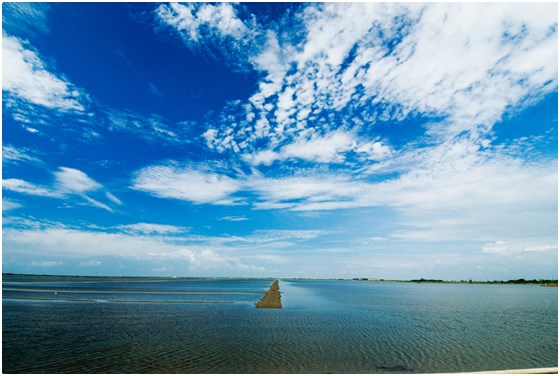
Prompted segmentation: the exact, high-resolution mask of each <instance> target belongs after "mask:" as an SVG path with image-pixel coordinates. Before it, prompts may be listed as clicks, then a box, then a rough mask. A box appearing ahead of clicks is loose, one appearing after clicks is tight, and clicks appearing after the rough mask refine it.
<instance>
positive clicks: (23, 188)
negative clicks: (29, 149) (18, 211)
mask: <svg viewBox="0 0 560 376" xmlns="http://www.w3.org/2000/svg"><path fill="white" fill-rule="evenodd" d="M53 175H54V178H55V182H54V184H52V186H51V187H45V186H40V185H36V184H34V183H30V182H28V181H25V180H21V179H4V180H2V189H4V190H8V191H12V192H17V193H23V194H27V195H33V196H43V197H52V198H58V199H68V198H69V197H72V196H73V195H75V196H78V197H80V198H82V199H83V200H84V201H85V202H86V203H87V204H88V205H90V206H94V207H97V208H100V209H104V210H107V211H109V212H113V209H112V208H111V207H110V206H108V205H106V204H104V203H103V202H100V201H99V200H96V199H94V198H92V197H90V196H88V195H86V193H88V194H91V193H95V192H97V191H100V190H102V189H103V186H102V185H101V184H99V183H98V182H96V181H95V180H93V179H91V178H90V177H89V176H88V175H87V174H86V173H84V172H82V171H80V170H77V169H75V168H69V167H60V168H59V170H58V171H55V172H54V173H53ZM109 195H110V193H108V192H106V197H107V198H109V199H110V200H111V201H113V202H115V203H120V201H119V202H116V201H115V200H114V199H116V200H118V199H117V198H116V197H114V196H112V195H111V196H112V197H113V198H114V199H111V197H110V196H109Z"/></svg>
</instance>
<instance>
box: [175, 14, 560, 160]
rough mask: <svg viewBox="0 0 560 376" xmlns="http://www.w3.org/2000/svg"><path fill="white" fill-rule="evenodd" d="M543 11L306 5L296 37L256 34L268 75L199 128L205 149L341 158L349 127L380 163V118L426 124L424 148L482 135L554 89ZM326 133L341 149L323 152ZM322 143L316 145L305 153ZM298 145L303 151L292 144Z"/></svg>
mask: <svg viewBox="0 0 560 376" xmlns="http://www.w3.org/2000/svg"><path fill="white" fill-rule="evenodd" d="M552 8H554V9H556V6H554V5H550V4H540V5H538V6H527V7H526V6H524V5H523V4H423V5H422V4H395V3H391V4H390V3H375V4H364V3H356V4H348V3H340V4H339V3H326V4H313V5H309V6H307V7H305V8H304V10H302V11H301V12H300V13H299V14H298V17H299V19H300V21H301V25H302V30H298V31H299V34H297V37H296V35H293V33H287V32H284V33H282V32H281V31H283V30H282V24H281V23H280V24H279V25H278V26H277V27H278V28H279V30H272V29H269V30H266V31H263V30H265V28H264V26H262V25H259V26H258V27H257V26H255V28H254V32H255V33H261V34H262V35H263V36H265V38H266V40H267V42H266V43H265V44H264V45H263V46H262V47H261V48H259V49H251V51H252V53H253V55H252V56H250V57H249V61H250V62H251V63H252V64H253V67H254V68H255V69H257V70H260V71H263V72H267V75H265V77H264V78H262V80H261V81H260V83H259V89H258V90H257V91H256V92H255V93H253V95H252V97H251V98H250V99H249V101H248V102H241V103H239V104H238V106H237V107H235V108H231V109H225V110H224V111H226V113H227V114H228V116H224V119H228V120H226V121H224V122H221V121H220V120H219V119H217V121H216V122H215V123H214V124H209V129H208V131H207V132H206V133H205V134H204V137H205V139H206V141H207V143H208V146H209V147H210V148H212V149H214V150H216V151H218V152H221V153H224V152H233V153H239V152H242V153H244V154H245V158H246V160H249V161H252V162H253V163H255V164H270V163H272V161H274V160H284V159H289V158H301V159H304V160H313V161H316V162H323V163H327V162H331V161H333V160H334V161H339V160H345V158H344V156H343V154H341V153H340V152H335V151H337V150H339V149H342V150H349V149H351V148H350V145H349V144H348V143H347V142H346V141H347V140H344V137H346V138H347V139H348V138H351V137H352V135H353V134H355V133H356V132H357V131H359V130H360V131H361V133H362V134H364V135H366V134H367V135H368V137H369V139H367V138H366V139H364V140H363V141H362V142H363V143H364V147H362V148H358V150H359V151H361V152H371V155H373V156H375V157H374V159H376V158H377V159H379V158H383V157H386V156H387V155H389V152H390V151H391V150H392V149H395V147H394V146H393V145H390V144H389V145H383V144H377V145H376V144H375V142H379V139H378V138H377V137H378V136H379V135H378V134H376V132H375V127H374V128H371V126H372V125H374V124H375V123H377V122H387V121H391V122H394V123H396V124H395V125H394V126H395V127H398V126H399V125H398V123H399V122H401V121H402V120H404V119H406V118H408V117H411V116H418V115H420V116H424V117H426V118H427V119H430V120H431V121H429V122H426V124H425V127H426V130H427V135H429V136H431V137H433V138H434V142H441V141H445V140H449V139H453V138H454V137H456V136H457V135H459V134H461V132H465V131H466V132H468V133H470V134H471V135H472V137H475V138H477V137H481V138H484V137H486V136H487V135H488V133H489V132H490V131H491V129H492V127H493V125H494V124H495V123H496V122H497V121H499V120H500V119H502V117H503V115H504V114H505V113H508V112H511V111H513V110H512V109H513V108H516V111H519V109H522V108H524V107H526V106H529V105H531V104H533V103H535V101H537V100H539V99H541V98H543V96H545V95H546V94H547V93H550V92H552V91H554V90H555V89H556V87H557V78H556V76H557V57H556V52H555V51H556V47H555V46H556V40H557V36H556V25H557V21H556V18H555V16H554V15H555V11H554V10H553V9H552ZM290 26H291V27H293V25H292V24H290ZM176 27H179V26H177V25H176ZM292 31H293V29H292ZM294 41H297V43H296V42H294ZM290 67H292V69H290ZM294 68H295V69H294ZM229 111H230V112H229ZM341 114H343V115H341ZM232 116H233V118H234V119H235V121H233V122H232V121H230V120H231V117H232ZM216 123H218V125H216ZM232 123H233V124H232ZM366 129H367V130H369V131H367V132H365V130H366ZM333 132H336V133H335V134H336V135H337V136H338V138H336V140H339V141H340V142H341V144H340V145H338V144H337V145H334V144H333V143H334V141H335V139H331V137H332V135H333ZM345 133H346V136H343V135H344V134H345ZM343 141H344V142H343ZM322 142H324V143H325V144H326V145H324V146H326V147H325V148H320V150H321V152H316V153H313V152H312V151H313V150H314V148H313V146H319V145H320V144H321V143H322ZM307 144H309V145H308V146H309V149H306V148H301V147H299V146H306V145H307ZM368 145H369V146H368ZM331 146H332V147H334V149H329V147H331ZM337 148H338V149H337ZM318 149H319V148H318ZM294 150H295V151H297V153H296V152H293V151H294ZM333 150H334V151H333ZM328 151H330V153H329V152H328Z"/></svg>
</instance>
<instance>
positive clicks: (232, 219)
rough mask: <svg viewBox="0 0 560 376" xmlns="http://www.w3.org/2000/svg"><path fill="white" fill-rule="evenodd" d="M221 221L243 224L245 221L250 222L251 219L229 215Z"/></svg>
mask: <svg viewBox="0 0 560 376" xmlns="http://www.w3.org/2000/svg"><path fill="white" fill-rule="evenodd" d="M219 220H220V221H228V222H243V221H248V220H249V218H247V217H245V216H236V215H227V216H225V217H221V218H219Z"/></svg>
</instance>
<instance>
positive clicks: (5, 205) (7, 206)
mask: <svg viewBox="0 0 560 376" xmlns="http://www.w3.org/2000/svg"><path fill="white" fill-rule="evenodd" d="M21 206H22V205H21V204H20V203H19V202H15V201H10V200H6V199H5V198H3V199H2V211H3V212H4V211H8V210H13V209H17V208H21Z"/></svg>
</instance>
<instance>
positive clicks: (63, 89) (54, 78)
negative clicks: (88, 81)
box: [2, 33, 85, 112]
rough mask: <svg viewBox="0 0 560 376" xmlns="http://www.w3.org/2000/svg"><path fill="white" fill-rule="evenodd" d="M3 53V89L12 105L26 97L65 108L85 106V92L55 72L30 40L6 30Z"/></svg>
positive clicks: (75, 108)
mask: <svg viewBox="0 0 560 376" xmlns="http://www.w3.org/2000/svg"><path fill="white" fill-rule="evenodd" d="M2 54H3V57H2V60H3V63H2V91H3V92H6V94H7V95H8V96H9V97H8V102H9V103H10V104H11V106H17V101H18V100H23V101H25V102H28V103H31V104H35V105H39V106H43V107H46V108H49V109H54V110H57V111H63V112H66V111H84V110H85V107H84V105H83V103H82V101H83V94H82V92H81V91H80V90H79V89H78V88H76V87H75V86H74V85H72V84H71V83H70V82H68V81H67V80H66V79H64V78H63V77H62V76H60V75H57V74H55V73H52V71H51V70H50V69H49V67H48V66H47V64H46V63H45V62H44V60H43V59H42V58H41V57H40V56H39V55H38V53H37V52H36V51H35V50H34V49H33V48H32V47H31V46H30V45H29V43H26V42H24V41H22V40H21V39H19V38H17V37H13V36H9V35H6V34H5V33H2ZM10 100H11V101H10ZM14 101H15V102H14Z"/></svg>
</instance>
